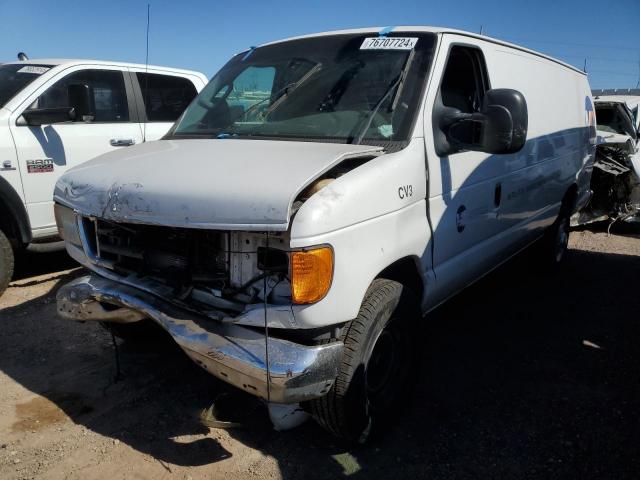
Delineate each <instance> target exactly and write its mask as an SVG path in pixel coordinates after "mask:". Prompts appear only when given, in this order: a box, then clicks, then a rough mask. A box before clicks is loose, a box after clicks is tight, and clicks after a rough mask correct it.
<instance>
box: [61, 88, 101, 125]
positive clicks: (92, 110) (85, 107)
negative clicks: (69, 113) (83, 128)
mask: <svg viewBox="0 0 640 480" xmlns="http://www.w3.org/2000/svg"><path fill="white" fill-rule="evenodd" d="M67 94H68V96H69V106H70V107H71V108H73V110H74V112H75V114H76V120H78V121H83V122H92V121H93V120H94V119H95V118H96V105H95V97H94V95H93V88H92V87H90V86H89V85H83V84H79V83H76V84H72V85H69V86H68V87H67Z"/></svg>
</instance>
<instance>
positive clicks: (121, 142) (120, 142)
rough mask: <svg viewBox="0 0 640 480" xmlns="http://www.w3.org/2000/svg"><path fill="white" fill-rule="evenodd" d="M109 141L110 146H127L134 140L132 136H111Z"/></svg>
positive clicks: (133, 142)
mask: <svg viewBox="0 0 640 480" xmlns="http://www.w3.org/2000/svg"><path fill="white" fill-rule="evenodd" d="M109 143H110V144H111V146H112V147H128V146H130V145H134V144H135V143H136V141H135V140H134V139H133V138H112V139H111V140H109Z"/></svg>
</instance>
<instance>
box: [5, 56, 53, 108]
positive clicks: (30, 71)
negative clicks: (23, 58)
mask: <svg viewBox="0 0 640 480" xmlns="http://www.w3.org/2000/svg"><path fill="white" fill-rule="evenodd" d="M51 67H52V65H32V64H26V65H25V64H20V63H9V64H7V65H0V107H3V106H4V105H6V104H7V102H8V101H9V100H11V99H12V98H13V97H14V96H15V94H16V93H18V92H19V91H20V90H22V89H23V88H24V87H26V86H27V85H29V84H30V83H31V82H33V81H34V80H35V79H36V78H38V77H39V76H40V75H42V74H43V73H44V72H46V71H47V70H49V69H50V68H51Z"/></svg>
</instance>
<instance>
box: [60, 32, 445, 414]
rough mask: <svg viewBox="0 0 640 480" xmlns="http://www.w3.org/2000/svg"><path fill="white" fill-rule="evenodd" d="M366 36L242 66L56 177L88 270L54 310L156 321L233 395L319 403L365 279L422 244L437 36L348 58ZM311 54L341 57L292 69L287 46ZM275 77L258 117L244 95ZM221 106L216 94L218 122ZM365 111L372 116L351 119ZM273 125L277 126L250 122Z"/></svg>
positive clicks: (256, 104) (267, 50)
mask: <svg viewBox="0 0 640 480" xmlns="http://www.w3.org/2000/svg"><path fill="white" fill-rule="evenodd" d="M370 36H371V35H370V34H369V35H364V34H361V33H358V34H350V35H338V36H328V37H324V38H323V37H319V38H315V39H314V38H311V39H302V40H297V41H291V42H284V43H282V44H274V45H272V46H265V47H261V48H259V49H257V50H256V51H255V52H251V51H250V52H248V53H247V52H245V53H243V54H240V55H239V56H237V57H235V58H234V59H232V60H231V61H230V62H229V64H228V65H227V66H226V67H224V68H223V70H222V71H221V72H220V73H219V74H218V75H217V76H216V77H214V79H213V80H212V81H211V83H210V84H209V86H207V87H206V88H205V90H204V91H203V92H202V94H201V95H200V96H199V97H198V98H197V99H196V100H195V101H194V103H193V104H192V105H191V106H190V107H189V108H188V109H187V111H186V112H185V114H184V115H183V117H182V118H181V119H180V120H179V121H178V122H177V123H176V126H175V127H174V128H173V129H172V131H170V132H169V134H168V135H167V137H166V138H165V139H164V140H161V141H158V142H149V143H147V144H144V145H140V146H135V147H132V148H130V149H128V150H127V151H126V152H115V153H111V154H107V155H103V156H101V157H98V158H96V159H94V160H93V161H90V162H87V163H85V164H84V165H82V166H80V167H78V168H75V169H74V170H73V171H71V172H69V173H68V174H67V175H65V176H64V177H63V178H62V179H60V181H59V182H58V184H57V186H56V191H55V201H56V218H57V221H58V225H59V228H60V232H61V235H62V236H63V237H64V240H65V242H66V247H67V250H68V252H69V254H70V255H71V256H72V257H73V258H74V259H76V260H77V261H78V262H80V263H81V264H82V265H84V266H85V267H87V268H88V269H89V270H91V274H90V275H88V276H86V277H82V278H79V279H77V280H75V281H73V282H71V283H70V284H68V285H66V286H64V287H63V288H62V289H61V290H60V291H59V293H58V310H59V313H60V315H61V316H63V317H65V318H70V319H74V320H94V321H101V322H112V324H113V323H120V324H124V323H132V322H138V321H141V320H142V319H152V320H153V321H155V322H156V323H157V324H159V325H160V326H161V327H162V328H164V329H165V330H166V331H167V332H168V333H169V334H170V335H171V336H172V337H173V338H174V340H175V341H176V342H177V343H178V345H180V347H181V348H182V349H183V350H184V351H185V352H186V353H187V354H188V355H189V356H190V357H191V358H192V359H193V360H194V361H195V362H196V363H198V364H199V365H200V366H202V367H203V368H205V369H206V370H207V371H209V372H210V373H211V374H213V375H215V376H216V377H218V378H220V379H222V380H224V381H226V382H229V383H231V384H232V385H235V386H236V387H238V388H240V389H242V390H244V391H247V392H249V393H251V394H254V395H257V396H259V397H261V398H264V399H267V400H269V401H271V402H281V403H297V402H304V401H309V400H312V399H316V398H319V397H322V396H324V395H326V394H327V392H328V391H329V390H330V389H331V387H332V385H333V384H334V381H335V379H336V377H337V375H338V370H339V365H340V362H341V360H342V358H343V351H344V344H343V341H342V340H341V335H342V327H343V325H344V324H346V323H347V322H349V321H350V320H352V319H354V318H355V317H356V316H357V315H358V311H359V309H360V306H361V303H362V299H363V298H364V296H365V294H366V292H367V289H368V287H369V285H370V284H371V282H372V281H373V280H374V279H375V278H376V276H377V275H378V274H379V273H380V272H381V271H382V270H384V268H385V267H387V266H389V265H392V264H393V263H394V262H395V261H396V260H400V259H402V258H405V259H411V260H410V261H411V262H414V263H417V262H419V259H420V256H421V255H422V254H423V252H424V251H425V249H426V245H427V243H428V239H429V233H428V224H427V221H426V218H425V215H424V212H425V208H426V206H425V196H426V187H425V185H426V177H425V168H424V155H423V146H422V141H421V139H420V138H417V139H414V138H412V135H411V132H412V130H413V126H414V124H415V122H416V116H417V111H418V105H419V103H420V102H419V101H418V100H419V98H420V97H421V95H422V92H423V90H424V84H425V74H426V72H427V71H428V65H429V62H430V61H431V53H432V48H433V46H434V43H435V36H434V35H433V34H430V33H419V34H417V35H415V36H414V35H412V37H417V39H418V45H417V46H416V48H413V49H411V48H409V49H407V48H405V49H399V50H390V51H383V50H374V49H372V50H361V49H360V46H361V44H362V42H363V39H364V38H366V37H370ZM320 43H322V44H331V45H333V47H334V48H333V50H332V54H331V57H333V56H334V54H335V52H336V51H340V50H342V51H343V52H344V58H338V60H335V59H334V58H331V57H330V56H329V55H327V58H323V57H322V56H321V55H319V57H320V58H317V57H314V61H309V60H306V61H303V60H301V59H300V57H301V55H299V54H298V53H297V50H299V51H300V52H304V53H305V55H306V57H312V55H310V52H313V51H314V50H316V48H314V47H315V46H316V45H317V44H320ZM291 58H293V60H291ZM332 62H333V63H332ZM267 63H269V64H270V65H272V66H264V65H265V64H267ZM273 65H275V67H276V69H277V67H278V66H279V65H284V67H283V68H282V69H281V71H277V72H276V73H275V75H272V76H271V78H269V79H268V81H269V82H270V83H277V84H278V85H282V87H281V88H278V87H276V86H271V85H269V87H270V88H271V90H272V93H271V95H272V96H273V95H279V96H280V99H279V100H276V102H278V101H279V102H281V109H282V110H280V109H278V108H274V106H273V105H274V104H275V103H274V102H273V99H272V103H271V106H270V107H269V108H268V109H265V108H261V107H262V106H263V105H262V104H261V103H262V102H263V101H264V100H265V99H266V98H269V97H265V94H264V93H263V92H261V91H260V88H261V85H258V86H257V87H256V85H255V84H256V83H257V84H260V83H261V82H263V83H264V82H266V80H264V79H263V78H261V77H263V76H265V75H268V74H269V73H270V72H269V71H268V70H274V67H273ZM251 69H253V71H251V72H250V73H251V75H249V74H247V73H246V72H247V71H249V70H251ZM361 69H362V70H364V71H365V73H369V74H376V75H377V76H378V77H379V78H378V79H377V81H376V82H373V85H375V86H376V87H377V90H375V91H363V90H362V88H361V86H359V85H358V82H356V81H353V82H352V79H353V77H354V76H355V74H356V73H357V72H358V71H359V70H361ZM367 69H369V70H370V72H366V70H367ZM243 72H245V74H244V76H243ZM287 76H288V77H289V78H287ZM245 77H248V79H247V80H246V82H253V83H254V85H253V91H252V92H251V94H248V93H247V92H246V90H243V88H244V85H242V82H243V79H244V78H245ZM368 84H369V85H371V81H370V79H369V81H368ZM265 88H266V87H265ZM220 91H222V94H220V93H219V92H220ZM302 91H304V92H303V95H301V96H300V100H297V101H296V102H294V101H293V100H294V96H295V95H297V94H298V92H302ZM261 95H262V96H261ZM220 97H224V98H225V99H229V100H228V104H227V103H225V107H224V111H223V112H217V111H216V108H219V109H222V107H220V105H219V104H218V105H216V101H217V100H216V99H218V98H220ZM256 97H257V98H256ZM314 97H315V98H314ZM311 101H313V102H314V104H313V106H311V103H310V102H311ZM225 102H227V100H225ZM376 102H379V105H378V107H380V108H377V109H376V111H375V112H374V114H373V115H371V116H369V114H370V111H369V110H366V111H355V109H356V108H361V107H358V105H362V104H363V103H364V104H366V105H367V108H368V109H372V108H375V103H376ZM227 105H231V108H228V107H227ZM290 105H294V106H295V107H291V108H299V109H300V110H302V111H296V112H287V111H286V109H287V108H289V106H290ZM305 109H307V110H308V111H309V112H308V113H305V112H304V110H305ZM267 110H270V111H267ZM211 112H213V113H211ZM396 112H397V114H396ZM234 115H235V116H236V119H235V121H234V120H231V121H230V118H231V117H233V116H234ZM277 115H280V116H281V117H282V118H283V120H277V121H275V120H274V121H273V122H270V123H267V122H263V123H262V124H261V123H260V122H261V121H262V119H263V118H267V117H270V118H275V116H277ZM289 118H293V119H294V120H289ZM305 119H306V121H307V123H308V126H305V124H304V121H305ZM323 122H324V123H323ZM256 125H257V127H256ZM261 125H262V126H263V127H262V128H263V130H264V131H261V130H260V127H261ZM318 125H320V127H319V128H320V129H321V131H319V132H316V131H315V129H317V128H318V127H317V126H318ZM322 130H324V131H322ZM358 137H360V138H358ZM354 140H357V141H354ZM363 140H364V141H363ZM364 143H366V145H364ZM420 179H421V181H420ZM389 185H393V186H394V187H393V188H389ZM398 224H410V225H413V228H410V229H401V230H399V229H397V228H396V226H397V225H398ZM357 239H361V241H358V240H357ZM364 239H367V241H364ZM414 269H415V270H416V271H417V268H416V266H415V265H414ZM267 333H268V334H267ZM267 336H268V340H267V338H266V337H267Z"/></svg>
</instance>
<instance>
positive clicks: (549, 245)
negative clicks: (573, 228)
mask: <svg viewBox="0 0 640 480" xmlns="http://www.w3.org/2000/svg"><path fill="white" fill-rule="evenodd" d="M570 218H571V214H570V209H569V208H566V206H564V205H563V208H561V209H560V213H559V214H558V218H556V221H555V222H554V223H553V225H551V227H550V228H549V230H548V231H547V232H546V233H545V236H544V237H543V238H542V242H541V245H540V256H541V260H542V264H543V265H544V266H546V267H547V268H550V269H552V270H553V269H555V268H557V267H558V266H559V265H560V264H561V263H562V260H563V259H564V257H565V254H566V252H567V247H568V246H569V230H570Z"/></svg>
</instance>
